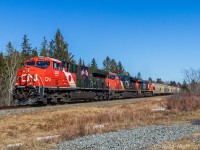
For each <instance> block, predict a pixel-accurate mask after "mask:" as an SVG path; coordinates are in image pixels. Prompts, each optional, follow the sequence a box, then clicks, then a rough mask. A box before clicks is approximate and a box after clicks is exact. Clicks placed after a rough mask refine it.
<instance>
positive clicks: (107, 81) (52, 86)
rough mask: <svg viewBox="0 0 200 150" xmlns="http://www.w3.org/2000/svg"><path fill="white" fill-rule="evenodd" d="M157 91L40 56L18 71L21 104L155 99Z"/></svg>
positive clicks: (144, 84)
mask: <svg viewBox="0 0 200 150" xmlns="http://www.w3.org/2000/svg"><path fill="white" fill-rule="evenodd" d="M154 92H155V87H154V85H153V84H152V83H151V82H149V81H144V80H142V81H140V80H138V79H136V78H133V77H130V76H123V75H119V74H116V73H107V72H105V71H103V70H99V69H92V68H90V67H86V66H79V65H76V64H72V63H68V62H61V61H59V60H57V59H54V58H49V57H44V56H37V57H33V58H29V59H27V60H26V62H25V66H24V67H23V68H21V69H19V70H18V71H17V83H16V87H15V91H14V95H13V98H14V101H15V102H16V103H17V104H18V105H26V104H35V103H44V104H46V103H51V102H56V103H57V102H69V101H75V100H107V99H116V98H132V97H138V96H152V95H154V94H155V93H154Z"/></svg>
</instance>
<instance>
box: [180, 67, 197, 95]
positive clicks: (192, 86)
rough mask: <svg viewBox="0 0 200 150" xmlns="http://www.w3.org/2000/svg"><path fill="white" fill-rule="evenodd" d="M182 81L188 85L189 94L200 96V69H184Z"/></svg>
mask: <svg viewBox="0 0 200 150" xmlns="http://www.w3.org/2000/svg"><path fill="white" fill-rule="evenodd" d="M183 74H184V79H185V81H186V82H187V84H188V87H189V90H190V92H191V93H195V94H200V69H198V70H195V69H192V68H190V69H185V70H184V71H183Z"/></svg>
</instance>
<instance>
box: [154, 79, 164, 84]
mask: <svg viewBox="0 0 200 150" xmlns="http://www.w3.org/2000/svg"><path fill="white" fill-rule="evenodd" d="M156 83H159V84H163V83H164V82H163V81H162V79H161V78H157V79H156Z"/></svg>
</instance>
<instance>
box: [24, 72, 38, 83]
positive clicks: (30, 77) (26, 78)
mask: <svg viewBox="0 0 200 150" xmlns="http://www.w3.org/2000/svg"><path fill="white" fill-rule="evenodd" d="M32 80H33V81H35V82H36V81H37V80H38V74H35V75H31V74H22V76H21V81H22V82H28V81H32Z"/></svg>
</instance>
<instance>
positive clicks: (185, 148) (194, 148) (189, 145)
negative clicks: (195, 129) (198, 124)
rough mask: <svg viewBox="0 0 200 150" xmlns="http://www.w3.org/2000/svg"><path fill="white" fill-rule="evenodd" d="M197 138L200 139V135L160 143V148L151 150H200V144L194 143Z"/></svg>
mask: <svg viewBox="0 0 200 150" xmlns="http://www.w3.org/2000/svg"><path fill="white" fill-rule="evenodd" d="M195 137H200V133H195V134H193V135H190V136H189V137H186V138H184V139H182V140H178V141H173V142H164V143H160V144H159V145H158V147H156V148H153V147H151V148H150V150H154V149H156V150H157V149H159V150H199V149H200V143H197V142H193V139H194V138H195Z"/></svg>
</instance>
